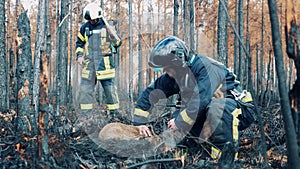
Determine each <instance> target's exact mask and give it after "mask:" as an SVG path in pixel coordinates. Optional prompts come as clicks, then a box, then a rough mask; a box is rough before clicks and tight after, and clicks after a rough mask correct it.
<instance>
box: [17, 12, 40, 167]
mask: <svg viewBox="0 0 300 169" xmlns="http://www.w3.org/2000/svg"><path fill="white" fill-rule="evenodd" d="M18 32H19V33H18V37H19V38H20V39H21V44H20V45H19V46H18V48H17V50H18V52H17V78H18V83H17V90H18V112H17V115H18V117H17V131H18V134H17V135H18V136H19V137H18V138H19V139H20V141H22V139H24V138H25V137H29V138H34V137H35V136H36V135H37V121H36V117H37V114H36V113H35V111H34V110H33V109H32V104H31V103H32V97H31V96H32V90H33V85H32V82H33V80H32V73H33V72H32V68H33V65H32V53H31V40H30V34H31V32H30V21H29V18H28V16H27V12H23V13H21V14H20V16H19V18H18ZM36 145H37V141H36V140H35V139H29V142H28V147H27V149H28V152H29V154H30V156H32V159H37V152H36V150H37V148H36ZM34 161H35V160H34ZM34 163H35V162H33V164H34Z"/></svg>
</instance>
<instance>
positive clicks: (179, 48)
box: [148, 36, 189, 68]
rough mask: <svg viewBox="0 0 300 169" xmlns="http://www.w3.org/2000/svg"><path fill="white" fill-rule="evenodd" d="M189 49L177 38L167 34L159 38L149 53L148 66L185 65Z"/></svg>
mask: <svg viewBox="0 0 300 169" xmlns="http://www.w3.org/2000/svg"><path fill="white" fill-rule="evenodd" d="M188 56H189V49H188V47H187V46H186V44H185V43H184V42H183V41H182V40H181V39H179V38H177V37H174V36H167V37H165V38H163V39H161V40H159V41H158V42H157V43H156V44H155V45H154V47H153V48H152V51H151V53H150V59H149V62H148V63H149V66H151V67H154V68H158V67H166V66H180V67H186V66H187V65H188Z"/></svg>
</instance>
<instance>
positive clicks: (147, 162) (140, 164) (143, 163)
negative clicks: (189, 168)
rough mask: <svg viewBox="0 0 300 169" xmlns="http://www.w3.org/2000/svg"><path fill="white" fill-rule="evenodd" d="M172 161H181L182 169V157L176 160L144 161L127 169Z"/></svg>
mask: <svg viewBox="0 0 300 169" xmlns="http://www.w3.org/2000/svg"><path fill="white" fill-rule="evenodd" d="M172 161H181V164H182V167H183V166H184V156H181V157H177V158H166V159H155V160H148V161H144V162H141V163H138V164H133V165H131V166H128V167H127V168H136V167H139V166H142V165H145V164H151V163H162V162H172Z"/></svg>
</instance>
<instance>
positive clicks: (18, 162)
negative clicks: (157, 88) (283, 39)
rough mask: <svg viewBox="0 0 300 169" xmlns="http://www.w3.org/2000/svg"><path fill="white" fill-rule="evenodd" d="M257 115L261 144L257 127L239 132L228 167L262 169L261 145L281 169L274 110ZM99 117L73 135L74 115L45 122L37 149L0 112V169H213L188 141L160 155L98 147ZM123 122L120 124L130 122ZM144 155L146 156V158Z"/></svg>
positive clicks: (103, 120)
mask: <svg viewBox="0 0 300 169" xmlns="http://www.w3.org/2000/svg"><path fill="white" fill-rule="evenodd" d="M260 110H261V115H262V117H263V121H264V131H265V134H266V143H262V141H261V134H260V131H259V126H258V125H257V124H252V125H251V127H249V128H247V129H246V130H244V131H243V132H242V135H241V142H240V146H239V150H238V151H239V154H238V157H237V159H236V160H235V162H234V167H233V168H267V167H264V166H263V152H262V151H263V150H262V145H264V144H265V145H266V146H267V157H268V168H286V164H287V156H286V144H285V142H286V141H285V132H284V127H283V121H282V115H281V113H280V105H279V104H273V105H269V106H267V107H265V108H261V107H260ZM100 112H101V113H99V114H98V117H97V118H94V120H93V123H91V125H90V126H89V127H90V128H89V130H85V131H82V132H73V131H74V129H75V128H76V126H75V125H74V124H76V123H77V122H76V121H75V120H76V118H75V117H76V115H74V114H72V113H70V114H68V116H67V117H68V118H67V117H66V116H64V117H62V116H60V118H59V120H57V119H56V120H54V119H55V118H53V117H52V118H50V121H49V126H48V128H47V132H48V134H47V135H46V136H47V137H46V138H47V140H48V144H43V143H42V141H41V140H40V139H38V138H40V137H36V136H33V137H30V136H26V135H25V134H20V132H19V131H16V124H15V123H16V119H17V118H16V113H15V112H14V111H10V112H7V113H0V168H3V169H4V168H52V169H53V168H81V169H88V168H89V169H90V168H101V169H102V168H112V169H113V168H167V169H169V168H186V169H189V168H217V162H216V161H215V160H212V159H211V158H209V157H208V156H206V155H205V150H204V147H203V146H201V145H200V144H199V143H197V142H196V141H195V140H193V139H189V138H185V139H183V140H182V141H181V142H180V144H177V146H176V147H173V148H171V149H168V150H164V151H161V152H156V151H153V150H150V148H149V144H147V143H146V142H143V141H137V140H134V141H122V142H120V141H118V142H117V141H116V142H112V141H110V142H100V141H99V140H97V138H98V133H99V131H100V130H101V129H102V128H103V126H105V125H106V124H107V123H108V122H107V121H108V117H107V115H106V113H105V112H106V111H105V110H104V109H101V111H100ZM96 119H98V120H96ZM125 119H126V118H123V123H125V124H128V123H130V122H129V121H127V120H125ZM155 127H164V126H163V125H156V126H155ZM159 130H161V129H159ZM45 145H47V146H48V147H47V146H45ZM46 149H47V150H49V151H46ZM124 150H126V151H124ZM135 150H143V152H144V153H145V154H144V156H138V157H137V156H135V155H134V154H135V153H136V152H135ZM148 150H149V151H148ZM147 151H148V152H151V153H150V154H151V155H146V154H147V153H146V152H147ZM41 152H46V154H45V153H44V154H42V153H41Z"/></svg>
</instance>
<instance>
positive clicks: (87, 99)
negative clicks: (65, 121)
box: [76, 3, 122, 119]
mask: <svg viewBox="0 0 300 169" xmlns="http://www.w3.org/2000/svg"><path fill="white" fill-rule="evenodd" d="M83 17H84V18H85V19H86V20H87V22H85V23H84V24H83V25H82V26H81V28H80V31H79V33H78V37H77V41H76V56H77V62H78V64H80V65H83V68H82V74H81V75H82V77H81V86H80V95H79V104H80V105H79V107H80V110H81V113H82V116H86V115H89V113H91V111H92V109H93V103H94V97H93V96H94V89H95V85H96V82H97V81H100V83H101V85H102V87H103V89H104V92H105V96H106V103H107V107H108V109H109V111H110V115H111V118H112V119H114V115H115V114H116V113H117V111H118V109H119V99H118V94H117V89H116V86H115V84H114V77H115V65H114V59H113V54H114V53H115V52H116V49H117V48H118V47H119V46H120V45H121V43H122V41H121V38H120V37H119V36H118V34H117V33H116V31H115V30H114V28H113V27H112V26H110V25H109V24H108V22H107V21H106V19H105V18H104V17H103V15H102V9H101V7H100V6H99V5H98V4H95V3H90V4H88V5H87V6H86V7H85V8H84V10H83Z"/></svg>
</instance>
